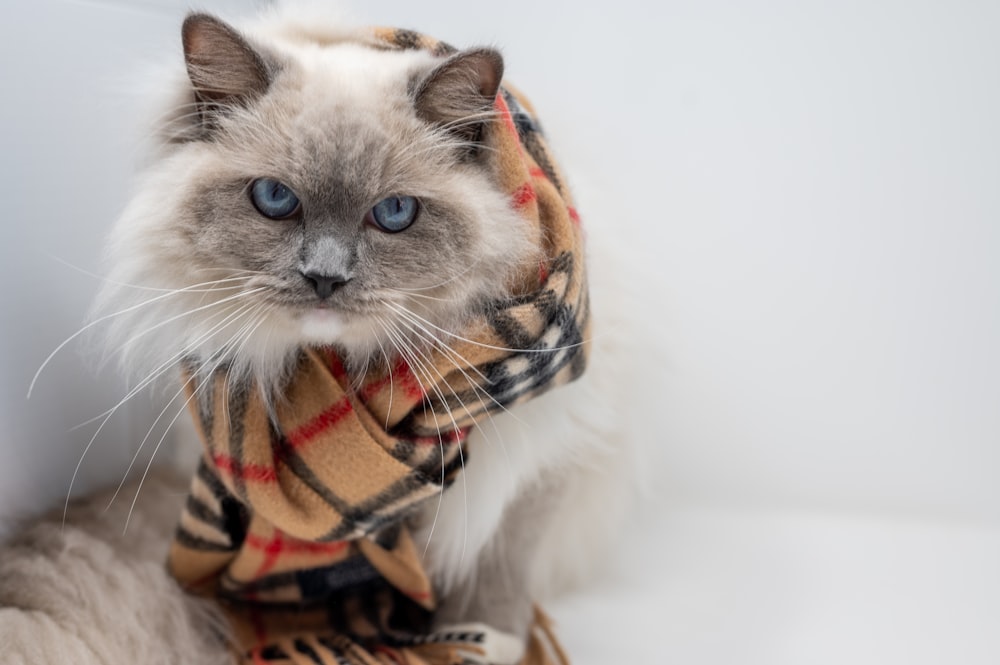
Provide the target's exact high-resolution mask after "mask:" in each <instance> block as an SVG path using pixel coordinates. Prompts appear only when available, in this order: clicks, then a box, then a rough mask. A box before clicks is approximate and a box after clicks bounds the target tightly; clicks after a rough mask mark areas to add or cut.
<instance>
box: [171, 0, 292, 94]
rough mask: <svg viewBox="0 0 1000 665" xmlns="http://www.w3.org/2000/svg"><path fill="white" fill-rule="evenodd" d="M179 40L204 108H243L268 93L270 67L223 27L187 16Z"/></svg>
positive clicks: (207, 17)
mask: <svg viewBox="0 0 1000 665" xmlns="http://www.w3.org/2000/svg"><path fill="white" fill-rule="evenodd" d="M181 38H182V40H183V44H184V60H185V62H186V64H187V73H188V77H189V78H190V79H191V85H192V86H193V87H194V94H195V97H196V98H197V100H198V101H199V102H200V103H202V104H203V105H204V106H205V107H206V108H220V107H221V108H224V107H229V106H235V105H246V104H248V103H249V102H251V101H253V100H254V99H256V98H257V97H259V96H260V95H263V94H264V93H265V92H267V88H268V86H270V84H271V75H272V70H273V65H271V63H270V62H268V61H267V60H266V59H265V58H264V57H263V56H262V55H261V54H260V53H258V52H257V50H255V49H254V48H253V46H251V45H250V44H249V43H247V41H246V40H245V39H244V38H243V36H242V35H240V33H238V32H236V30H234V29H233V28H231V27H230V26H229V25H227V24H226V23H223V22H222V21H220V20H219V19H217V18H215V17H214V16H211V15H209V14H189V15H188V17H187V18H186V19H185V20H184V26H183V27H182V28H181Z"/></svg>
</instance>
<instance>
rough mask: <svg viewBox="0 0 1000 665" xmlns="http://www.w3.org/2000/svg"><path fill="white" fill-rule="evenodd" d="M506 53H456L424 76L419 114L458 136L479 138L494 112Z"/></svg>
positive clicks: (486, 50) (484, 50) (417, 102)
mask: <svg viewBox="0 0 1000 665" xmlns="http://www.w3.org/2000/svg"><path fill="white" fill-rule="evenodd" d="M502 78H503V57H502V56H501V55H500V53H499V52H497V51H495V50H494V49H489V48H482V49H473V50H470V51H462V52H460V53H456V54H455V55H453V56H452V57H450V58H448V59H447V60H446V61H444V62H443V63H441V64H440V65H438V66H437V67H436V68H435V69H433V70H432V71H431V72H430V73H429V74H427V76H425V77H424V78H423V80H421V81H420V82H419V83H418V84H417V86H416V88H415V90H414V94H413V99H414V104H415V106H416V109H417V116H418V117H420V118H421V119H423V120H426V121H427V122H430V123H432V124H435V125H439V126H441V127H443V128H444V129H446V130H447V131H449V132H450V133H451V134H453V135H455V136H457V137H458V138H460V139H462V140H464V141H468V142H477V141H479V140H480V138H481V136H482V127H483V124H484V123H485V122H486V120H488V119H489V116H490V114H492V112H493V104H494V102H495V101H496V96H497V92H498V91H499V90H500V80H501V79H502Z"/></svg>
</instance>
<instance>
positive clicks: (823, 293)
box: [0, 0, 1000, 663]
mask: <svg viewBox="0 0 1000 665" xmlns="http://www.w3.org/2000/svg"><path fill="white" fill-rule="evenodd" d="M241 4H242V5H246V4H249V3H237V2H228V3H220V2H204V3H202V5H201V6H203V7H205V8H209V9H213V8H228V9H232V8H234V7H238V6H240V5H241ZM358 4H359V5H361V4H364V5H365V6H363V7H361V6H359V7H357V8H356V13H357V14H358V15H359V16H360V17H361V18H362V19H363V20H365V21H371V22H374V23H378V24H387V25H399V26H403V27H412V28H415V29H419V30H421V31H423V32H427V33H429V34H432V35H435V36H437V37H440V38H443V39H446V40H448V41H450V42H452V43H455V44H456V45H472V44H479V43H488V44H494V45H497V46H499V47H501V48H502V49H503V50H504V52H505V54H506V59H507V71H508V76H509V77H510V79H511V80H513V81H514V82H516V83H517V84H518V86H519V87H520V88H522V89H524V90H525V91H527V92H528V93H529V95H530V96H531V97H532V99H533V101H534V102H535V104H536V106H537V107H538V109H539V111H540V113H541V116H542V120H543V122H544V123H545V124H546V127H547V129H548V131H549V133H550V134H551V135H552V137H553V140H554V143H555V146H556V148H557V151H558V153H559V154H560V156H561V158H562V161H563V162H565V163H566V164H567V165H568V166H569V167H570V170H571V172H572V173H573V175H574V176H575V178H574V181H575V185H576V189H577V192H578V194H579V197H580V199H581V203H582V205H581V207H582V209H583V213H584V215H585V217H587V216H589V217H595V216H600V217H601V220H602V222H601V223H607V221H608V220H610V222H611V223H612V224H613V225H615V226H616V227H617V228H619V229H620V234H621V236H622V237H623V238H624V239H625V241H626V242H627V243H628V244H629V245H630V246H631V247H632V248H633V251H634V253H635V257H636V261H643V262H648V263H649V264H650V265H652V266H654V274H655V276H656V278H655V279H654V280H652V281H651V283H649V284H644V285H643V297H644V301H645V304H646V307H647V308H648V317H649V319H650V320H651V321H653V322H654V323H655V325H656V326H657V327H658V328H659V329H660V330H661V331H662V339H663V341H664V345H665V347H666V349H667V354H668V357H669V360H668V362H667V363H666V364H665V366H663V367H661V368H658V374H659V375H660V376H661V378H662V387H659V388H657V390H658V392H660V393H661V394H660V395H657V399H658V402H659V404H660V408H659V409H658V412H657V416H658V419H657V423H656V429H655V441H656V445H657V446H658V447H659V448H660V450H661V451H662V452H663V457H664V459H665V460H666V464H665V467H664V468H663V469H658V470H657V482H656V485H657V487H658V489H659V490H660V492H659V496H658V499H657V501H658V503H656V504H655V505H656V506H657V510H656V511H654V512H656V513H657V515H656V517H655V518H653V519H652V520H651V521H647V522H645V523H644V524H645V532H644V534H643V535H642V536H641V537H640V538H638V540H637V543H638V544H636V543H632V545H631V547H632V549H631V551H630V552H629V553H628V554H627V555H626V556H624V557H623V559H622V565H621V568H622V570H621V571H619V573H618V575H617V576H616V577H612V578H610V579H609V580H606V581H604V582H602V586H601V587H600V588H599V589H597V590H594V591H591V592H590V593H588V594H586V595H584V596H581V597H578V598H575V599H571V600H569V601H567V602H566V603H564V604H563V605H562V606H560V607H558V608H556V614H557V616H558V617H559V618H560V619H561V621H562V624H563V633H564V634H565V636H566V641H567V642H568V643H569V646H570V648H571V651H572V652H573V653H574V654H575V655H576V657H577V658H576V660H577V662H579V663H588V662H593V663H624V662H654V663H659V662H664V663H666V662H676V663H735V662H739V663H825V662H829V663H841V662H845V661H847V660H849V661H850V662H854V663H858V662H862V663H937V662H958V663H996V662H1000V630H998V626H1000V573H998V572H997V568H998V563H1000V482H998V478H1000V409H998V406H1000V350H998V346H997V341H998V339H1000V262H998V259H1000V186H998V185H1000V92H998V87H1000V38H998V35H1000V4H998V3H993V2H978V3H977V2H947V3H946V2H940V3H932V2H903V1H897V2H893V1H890V0H872V1H864V2H862V1H858V2H826V3H824V2H816V1H805V2H803V1H796V2H792V1H789V2H778V1H774V0H772V1H766V0H759V1H756V2H737V1H733V2H721V1H716V0H705V1H699V2H688V3H679V2H659V3H655V4H654V3H649V2H639V1H638V0H621V1H618V2H614V3H601V4H597V3H589V2H582V1H581V2H550V3H547V4H544V5H543V4H542V3H540V2H537V1H536V2H527V1H523V2H522V1H518V2H507V3H504V4H503V5H501V4H499V3H491V4H482V5H474V4H472V3H469V2H457V1H456V2H431V1H430V0H428V1H425V2H402V1H396V2H369V3H358ZM188 6H189V5H188V3H187V2H180V1H174V0H142V1H140V0H132V1H130V2H125V1H124V0H119V1H118V2H112V1H110V0H109V1H99V0H93V1H83V0H80V1H77V2H70V1H67V0H61V1H60V0H32V1H31V2H27V1H26V0H25V1H22V2H14V1H13V0H4V18H3V20H2V21H0V90H2V93H0V137H2V145H0V182H2V183H3V185H4V186H3V187H2V188H0V211H2V219H3V227H2V229H3V230H2V234H3V235H2V236H0V237H2V238H3V240H2V242H0V270H2V271H3V272H2V282H0V284H2V288H0V317H2V318H0V344H2V350H0V426H2V432H3V435H2V440H0V451H2V453H3V454H2V456H0V518H3V517H10V516H12V515H16V514H22V513H24V512H25V511H29V510H36V509H40V508H43V507H48V506H51V505H54V504H57V503H60V502H61V500H62V497H63V496H64V495H65V493H66V490H67V487H68V484H69V479H70V476H71V475H72V472H73V468H74V467H75V465H76V463H77V460H78V459H79V457H80V453H81V451H82V449H83V446H84V445H85V444H86V442H87V440H88V439H89V436H90V434H91V433H92V432H93V427H90V428H84V429H81V430H76V431H73V432H70V431H69V429H70V428H71V427H72V426H74V425H76V424H77V423H80V422H82V421H85V420H87V419H88V418H91V417H93V416H96V415H97V414H99V413H100V412H101V411H103V410H104V409H106V408H108V407H110V406H112V405H113V404H114V403H115V402H116V401H117V400H118V399H119V398H120V397H121V395H122V394H124V390H125V386H124V385H123V384H122V383H121V381H120V380H119V379H118V378H117V377H116V372H115V371H114V369H113V368H109V369H108V370H105V371H104V372H103V373H98V372H97V371H96V370H95V368H94V366H93V365H94V363H93V362H92V360H93V359H92V357H91V358H90V360H88V359H87V356H86V349H85V348H84V347H83V346H80V345H76V344H71V345H69V346H68V347H67V349H66V350H65V351H64V352H63V353H62V354H61V355H58V356H57V357H56V359H55V361H54V362H53V363H52V365H51V366H50V367H49V368H48V369H47V370H46V372H45V373H43V375H42V377H41V379H40V381H39V384H38V387H37V389H36V392H35V394H34V395H33V397H32V399H31V400H30V401H26V400H25V398H24V395H25V392H26V390H27V386H28V384H29V382H30V380H31V377H32V374H33V373H34V371H35V370H36V369H37V368H38V366H39V365H40V364H41V362H42V360H44V359H45V357H46V356H47V355H48V353H49V352H50V351H51V350H52V349H54V348H55V347H56V346H57V345H58V344H59V343H60V342H61V341H62V340H64V339H65V338H66V337H68V336H69V335H71V334H72V333H73V332H74V331H75V330H77V329H78V328H79V327H80V326H81V325H82V322H83V320H84V317H85V313H86V310H87V307H88V305H89V302H90V300H91V298H92V296H93V294H94V292H95V291H96V289H97V288H98V286H99V279H97V278H95V277H92V276H88V275H87V274H85V272H82V271H92V272H99V271H100V261H99V258H100V251H101V246H102V241H103V235H104V234H105V233H106V232H107V230H108V228H109V226H110V224H111V222H112V220H113V219H114V217H115V216H116V214H117V212H118V211H119V210H120V209H121V208H122V206H123V205H124V202H125V201H126V199H127V196H128V191H129V177H130V174H131V171H132V169H133V168H134V165H135V163H136V158H137V154H136V151H135V145H136V141H135V132H134V119H135V117H136V103H135V100H134V98H133V95H131V94H130V91H131V88H132V87H133V84H132V83H130V81H133V80H134V79H133V78H132V77H133V76H134V75H135V73H136V72H138V71H142V65H143V63H144V62H146V61H153V62H155V61H158V60H162V59H163V58H164V57H177V58H179V57H180V46H179V34H178V33H179V24H180V21H181V19H182V17H183V14H184V12H185V11H186V10H187V8H188ZM594 223H595V224H596V223H598V222H594ZM67 264H71V265H72V266H76V268H74V267H70V266H69V265H67ZM81 270H82V271H81ZM658 385H659V384H658ZM642 388H644V386H637V387H636V390H639V389H642ZM154 415H155V411H154V410H153V409H152V405H151V403H150V402H149V401H143V400H138V401H136V402H135V404H133V405H132V406H131V407H130V408H128V409H126V410H124V412H123V413H122V414H121V415H120V416H118V417H116V418H115V419H113V420H111V421H110V423H109V425H108V427H107V428H106V429H105V431H104V432H102V433H101V435H100V436H99V437H98V438H97V439H96V442H95V444H94V447H93V449H92V450H91V451H90V452H89V454H88V456H87V458H86V460H85V463H84V465H83V469H82V475H81V479H80V481H79V482H78V484H77V488H78V489H79V490H84V489H87V488H92V487H94V486H95V485H96V484H98V483H106V482H109V481H116V480H117V479H118V478H119V477H120V476H121V474H122V473H123V471H124V468H125V466H126V465H127V463H128V459H129V457H130V455H131V453H132V451H133V450H134V449H135V445H136V443H137V441H138V439H139V438H141V436H142V434H143V433H144V432H145V431H146V428H147V427H148V424H149V422H150V420H151V418H152V417H153V416H154ZM640 578H642V579H640ZM604 629H606V631H605V630H604Z"/></svg>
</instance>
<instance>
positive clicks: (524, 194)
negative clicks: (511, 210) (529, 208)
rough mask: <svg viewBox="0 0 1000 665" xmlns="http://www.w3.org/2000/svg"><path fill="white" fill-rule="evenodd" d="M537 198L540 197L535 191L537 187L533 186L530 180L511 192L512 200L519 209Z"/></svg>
mask: <svg viewBox="0 0 1000 665" xmlns="http://www.w3.org/2000/svg"><path fill="white" fill-rule="evenodd" d="M536 198H538V193H537V192H536V191H535V188H534V187H532V186H531V183H530V182H526V183H524V184H523V185H521V186H520V187H518V188H517V189H515V190H514V193H513V194H511V202H512V203H513V204H514V207H515V208H517V209H518V210H520V209H521V208H523V207H524V206H526V205H528V204H529V203H531V202H532V201H534V200H535V199H536Z"/></svg>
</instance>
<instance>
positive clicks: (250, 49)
mask: <svg viewBox="0 0 1000 665" xmlns="http://www.w3.org/2000/svg"><path fill="white" fill-rule="evenodd" d="M182 41H183V47H184V64H185V65H186V76H185V77H183V79H182V81H181V83H180V87H179V89H178V91H177V97H178V99H180V100H182V102H181V103H179V104H176V105H174V106H173V107H172V108H170V109H168V110H167V112H166V113H164V114H163V115H162V117H163V118H165V119H166V120H165V121H164V122H163V123H162V126H161V127H160V128H159V132H160V135H161V136H162V144H161V145H160V149H159V150H158V151H157V155H156V157H155V159H154V161H153V163H152V164H151V166H150V167H149V169H148V170H147V172H146V173H145V174H144V175H143V176H142V178H141V181H140V184H139V188H138V191H137V193H136V194H135V196H134V198H133V199H132V201H131V203H130V205H129V206H128V207H127V209H126V211H125V212H124V214H123V215H122V217H121V219H120V220H119V222H118V224H117V225H116V227H115V230H114V232H113V235H112V243H111V247H112V249H111V271H110V281H109V286H108V287H107V288H106V289H105V292H104V294H103V295H102V298H101V299H100V301H99V302H100V305H99V307H100V310H101V312H102V313H110V312H113V311H114V310H126V311H125V312H124V313H122V314H120V315H117V316H115V317H112V322H113V330H112V332H113V334H112V338H113V339H116V340H118V343H119V344H122V345H124V355H123V358H124V359H125V363H126V365H127V366H133V367H139V368H141V370H142V371H143V372H144V373H148V372H149V371H151V370H152V369H154V368H156V367H158V366H164V367H166V366H167V365H169V364H170V363H171V362H176V361H177V360H180V359H181V358H184V357H196V358H198V359H199V360H202V361H206V360H211V361H212V362H215V361H223V360H224V361H228V362H231V363H233V364H235V366H236V367H238V368H241V369H244V370H247V371H250V372H253V373H255V374H258V375H274V374H275V373H276V372H279V371H280V370H281V368H282V367H283V366H284V365H285V363H286V361H287V360H288V359H289V358H290V357H291V356H292V355H293V354H294V352H295V350H296V349H297V348H299V347H301V346H304V345H320V344H335V345H337V346H339V347H340V348H341V349H342V350H343V352H344V353H345V355H346V356H347V357H348V359H349V360H351V361H353V362H355V363H361V362H366V361H367V360H368V359H369V358H372V357H378V358H385V357H386V356H392V355H394V354H395V353H396V352H397V351H396V350H397V348H398V347H399V346H400V345H413V344H417V343H418V342H417V340H418V339H419V338H421V337H428V336H436V337H441V336H444V335H446V333H445V332H444V331H449V332H452V333H456V334H461V333H462V332H463V331H462V325H463V322H464V321H466V320H468V319H469V318H470V316H471V314H472V313H473V312H475V311H477V309H478V308H481V307H484V306H487V305H488V303H489V302H490V301H491V300H493V299H495V298H498V297H502V296H503V295H504V293H505V291H506V289H507V288H508V285H509V282H510V279H511V277H512V275H513V274H514V273H515V272H516V271H517V270H519V269H520V268H521V267H523V266H524V265H526V264H527V262H531V261H534V260H535V257H534V256H533V252H534V251H535V250H534V249H533V247H534V246H535V243H534V242H533V239H532V238H529V237H528V235H529V233H530V231H529V228H528V226H527V225H526V224H525V222H524V220H523V219H522V218H521V217H520V216H519V215H518V214H517V213H516V212H515V211H514V210H513V209H512V208H511V206H510V203H509V199H508V197H507V196H506V195H505V194H504V192H503V191H501V190H500V189H499V188H498V185H497V181H496V177H495V168H496V167H495V164H494V163H493V160H492V158H491V157H492V155H491V151H490V146H489V145H488V144H487V143H486V142H485V141H484V138H483V133H482V131H481V130H482V127H483V123H484V122H487V121H488V120H489V118H490V116H491V113H492V111H493V101H494V98H495V95H496V93H497V90H498V87H499V85H500V79H501V77H502V72H503V62H502V60H501V57H500V55H499V54H498V53H497V52H496V51H493V50H490V49H478V50H470V51H463V52H456V53H454V54H452V55H450V56H440V55H433V54H431V53H429V52H427V51H425V50H418V49H413V50H390V49H377V48H372V47H371V46H365V45H362V44H359V43H357V42H356V41H354V40H352V39H349V38H335V37H330V36H329V35H328V36H326V37H324V38H322V39H320V38H317V37H316V36H315V35H313V36H310V34H308V33H307V32H305V31H303V30H300V29H291V28H289V27H288V26H283V25H281V24H280V23H277V24H274V23H273V22H272V24H267V23H262V24H257V25H256V26H255V27H254V28H253V29H251V30H250V31H248V32H246V33H243V32H239V31H237V30H236V29H234V28H232V27H230V26H229V25H227V24H225V23H223V22H221V21H219V20H218V19H215V18H213V17H211V16H208V15H204V14H194V15H191V16H189V17H188V19H187V20H186V21H185V23H184V28H183V40H182ZM167 83H168V82H165V85H166V84H167ZM445 339H447V338H446V337H445Z"/></svg>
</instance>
